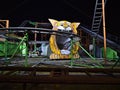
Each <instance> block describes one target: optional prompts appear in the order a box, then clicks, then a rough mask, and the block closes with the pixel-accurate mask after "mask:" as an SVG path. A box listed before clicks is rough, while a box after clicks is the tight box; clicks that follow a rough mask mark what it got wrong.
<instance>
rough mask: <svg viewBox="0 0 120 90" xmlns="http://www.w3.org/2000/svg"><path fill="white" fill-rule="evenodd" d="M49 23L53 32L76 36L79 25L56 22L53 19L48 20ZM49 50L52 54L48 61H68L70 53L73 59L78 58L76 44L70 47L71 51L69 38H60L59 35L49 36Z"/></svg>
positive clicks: (63, 21) (64, 21)
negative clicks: (68, 33)
mask: <svg viewBox="0 0 120 90" xmlns="http://www.w3.org/2000/svg"><path fill="white" fill-rule="evenodd" d="M49 21H50V23H51V24H52V26H53V30H55V31H63V32H71V33H74V34H77V27H78V26H79V24H80V23H77V22H73V23H71V22H69V21H66V20H62V21H57V20H55V19H49ZM49 42H50V48H51V51H52V54H51V55H50V59H69V58H70V57H71V56H70V54H71V53H72V54H73V56H74V58H76V57H77V58H78V57H79V55H78V53H77V52H78V49H79V46H78V43H79V42H75V43H74V44H73V46H72V50H71V38H70V37H69V35H68V36H60V35H51V36H50V40H49Z"/></svg>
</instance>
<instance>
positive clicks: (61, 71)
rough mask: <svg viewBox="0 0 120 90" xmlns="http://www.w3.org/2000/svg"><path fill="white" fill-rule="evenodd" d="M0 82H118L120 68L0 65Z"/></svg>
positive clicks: (119, 79) (119, 80) (119, 82)
mask: <svg viewBox="0 0 120 90" xmlns="http://www.w3.org/2000/svg"><path fill="white" fill-rule="evenodd" d="M0 71H1V72H0V82H7V83H8V82H12V83H47V84H57V83H58V84H106V85H107V84H109V85H110V84H112V85H113V84H115V85H117V84H118V85H119V84H120V69H94V68H65V67H52V68H50V67H48V68H45V67H0Z"/></svg>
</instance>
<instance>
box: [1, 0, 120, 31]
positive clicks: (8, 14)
mask: <svg viewBox="0 0 120 90" xmlns="http://www.w3.org/2000/svg"><path fill="white" fill-rule="evenodd" d="M95 1H96V0H1V2H0V19H9V20H10V26H19V25H20V24H21V23H22V22H23V21H24V20H31V21H35V22H49V21H48V18H52V19H57V20H68V21H70V22H75V21H76V22H81V25H84V26H87V27H88V28H90V27H91V25H92V18H93V13H94V7H95ZM118 1H119V0H108V1H107V3H106V13H105V14H106V27H107V30H110V31H114V32H117V33H119V32H120V31H117V30H119V19H118V18H119V16H120V15H119V7H118V6H119V3H118Z"/></svg>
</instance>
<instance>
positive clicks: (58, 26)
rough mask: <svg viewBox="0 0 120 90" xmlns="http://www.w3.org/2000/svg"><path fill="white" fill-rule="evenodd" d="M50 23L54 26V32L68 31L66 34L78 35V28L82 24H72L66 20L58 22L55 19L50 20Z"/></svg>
mask: <svg viewBox="0 0 120 90" xmlns="http://www.w3.org/2000/svg"><path fill="white" fill-rule="evenodd" d="M49 21H50V23H51V24H52V26H53V30H60V31H66V32H73V33H74V34H77V30H76V29H77V27H78V26H79V24H80V23H76V22H75V23H74V22H73V23H71V22H69V21H66V20H62V21H57V20H54V19H49Z"/></svg>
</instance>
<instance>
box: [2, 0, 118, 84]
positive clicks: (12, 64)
mask: <svg viewBox="0 0 120 90" xmlns="http://www.w3.org/2000/svg"><path fill="white" fill-rule="evenodd" d="M96 1H98V0H96ZM97 5H98V3H97V4H96V6H97ZM95 9H96V12H97V9H100V8H97V7H96V8H95ZM95 15H96V14H95ZM95 15H94V20H93V24H92V25H93V26H92V29H91V30H90V29H87V28H86V27H83V26H81V25H80V26H79V27H78V28H77V31H74V32H73V33H71V32H66V31H59V30H56V29H55V28H53V29H51V28H52V25H51V24H50V23H40V22H32V21H28V20H26V21H24V22H23V23H22V24H21V25H20V26H19V27H9V20H1V21H0V22H2V24H5V26H4V27H3V25H2V24H0V26H1V28H0V82H17V83H74V84H76V83H79V84H120V67H119V64H120V56H119V54H120V45H119V44H118V43H116V42H114V41H112V40H110V39H106V38H105V36H102V35H100V34H98V33H97V32H98V29H99V28H98V27H97V29H96V30H95V28H96V27H95V26H94V25H95V24H98V23H96V21H97V22H98V21H99V22H101V20H100V19H101V17H102V16H101V17H100V16H98V17H100V18H99V20H98V19H96V18H98V17H97V16H95ZM27 24H29V25H31V26H33V27H26V25H27ZM99 24H100V23H99ZM63 26H66V21H65V23H64V25H63ZM98 26H99V25H98ZM66 30H67V29H66ZM75 32H77V33H75ZM57 36H59V38H60V37H63V38H65V39H66V37H67V38H69V46H70V48H69V51H70V53H69V54H67V55H66V54H65V55H63V53H62V52H59V51H60V50H63V47H62V49H60V46H59V45H60V44H58V43H59V42H57V41H56V40H59V39H57V38H58V37H57ZM76 38H77V39H76ZM60 40H61V39H60ZM105 43H106V45H105ZM103 44H104V45H103ZM91 45H92V46H93V50H92V51H90V50H89V47H91ZM57 50H58V51H57ZM67 50H68V49H67ZM56 51H57V52H56ZM64 51H65V50H64ZM53 54H54V55H53ZM51 55H52V56H51ZM18 58H19V60H16V59H18Z"/></svg>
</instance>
